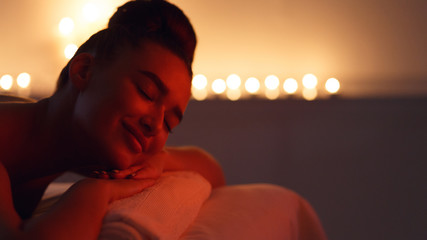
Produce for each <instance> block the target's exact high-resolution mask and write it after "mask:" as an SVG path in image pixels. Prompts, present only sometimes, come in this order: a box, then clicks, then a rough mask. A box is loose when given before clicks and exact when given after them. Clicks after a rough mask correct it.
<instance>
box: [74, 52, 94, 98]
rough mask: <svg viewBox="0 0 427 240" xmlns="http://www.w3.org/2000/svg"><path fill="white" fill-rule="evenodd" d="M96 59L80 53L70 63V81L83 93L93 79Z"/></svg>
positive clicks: (88, 54)
mask: <svg viewBox="0 0 427 240" xmlns="http://www.w3.org/2000/svg"><path fill="white" fill-rule="evenodd" d="M93 62H94V57H93V55H92V54H90V53H80V54H78V55H76V56H74V58H73V60H71V62H70V68H69V71H68V79H69V80H70V81H71V82H72V84H73V85H74V86H75V87H76V88H77V89H78V90H79V91H83V90H84V89H85V88H86V86H87V84H88V82H89V79H90V77H91V70H92V66H93Z"/></svg>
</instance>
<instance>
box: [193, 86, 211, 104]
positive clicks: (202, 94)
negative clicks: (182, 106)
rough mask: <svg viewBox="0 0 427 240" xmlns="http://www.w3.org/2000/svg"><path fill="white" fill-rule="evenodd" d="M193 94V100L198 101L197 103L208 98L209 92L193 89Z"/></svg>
mask: <svg viewBox="0 0 427 240" xmlns="http://www.w3.org/2000/svg"><path fill="white" fill-rule="evenodd" d="M191 94H192V96H193V98H194V99H196V100H197V101H203V100H205V99H206V98H207V97H208V90H207V89H206V88H205V89H197V88H192V89H191Z"/></svg>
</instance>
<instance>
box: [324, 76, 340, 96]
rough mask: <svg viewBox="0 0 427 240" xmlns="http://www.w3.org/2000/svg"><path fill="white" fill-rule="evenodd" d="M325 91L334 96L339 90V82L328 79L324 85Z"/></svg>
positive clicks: (334, 79)
mask: <svg viewBox="0 0 427 240" xmlns="http://www.w3.org/2000/svg"><path fill="white" fill-rule="evenodd" d="M325 89H326V91H328V92H329V93H331V94H335V93H337V92H338V90H340V82H339V81H338V80H337V79H336V78H329V79H328V80H327V81H326V83H325Z"/></svg>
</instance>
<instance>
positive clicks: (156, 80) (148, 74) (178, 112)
mask: <svg viewBox="0 0 427 240" xmlns="http://www.w3.org/2000/svg"><path fill="white" fill-rule="evenodd" d="M139 73H141V74H143V75H145V76H146V77H148V78H149V79H150V80H151V81H152V82H153V83H154V85H156V87H157V88H158V89H159V90H160V92H161V93H162V95H166V94H168V93H169V88H167V87H166V85H165V84H164V82H163V81H162V80H161V79H160V78H159V76H157V75H156V74H155V73H153V72H150V71H145V70H139ZM172 112H173V113H174V114H175V116H176V117H177V118H178V120H179V122H181V121H182V118H183V116H184V114H183V112H182V111H181V109H180V108H179V107H178V106H175V107H174V108H173V109H172Z"/></svg>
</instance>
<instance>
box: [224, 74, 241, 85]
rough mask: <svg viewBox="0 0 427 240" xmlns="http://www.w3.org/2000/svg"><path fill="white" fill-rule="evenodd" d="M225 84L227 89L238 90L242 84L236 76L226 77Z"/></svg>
mask: <svg viewBox="0 0 427 240" xmlns="http://www.w3.org/2000/svg"><path fill="white" fill-rule="evenodd" d="M226 83H227V87H228V88H229V89H238V88H239V87H240V85H241V84H242V81H241V80H240V77H239V76H238V75H237V74H231V75H230V76H228V77H227V80H226Z"/></svg>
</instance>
